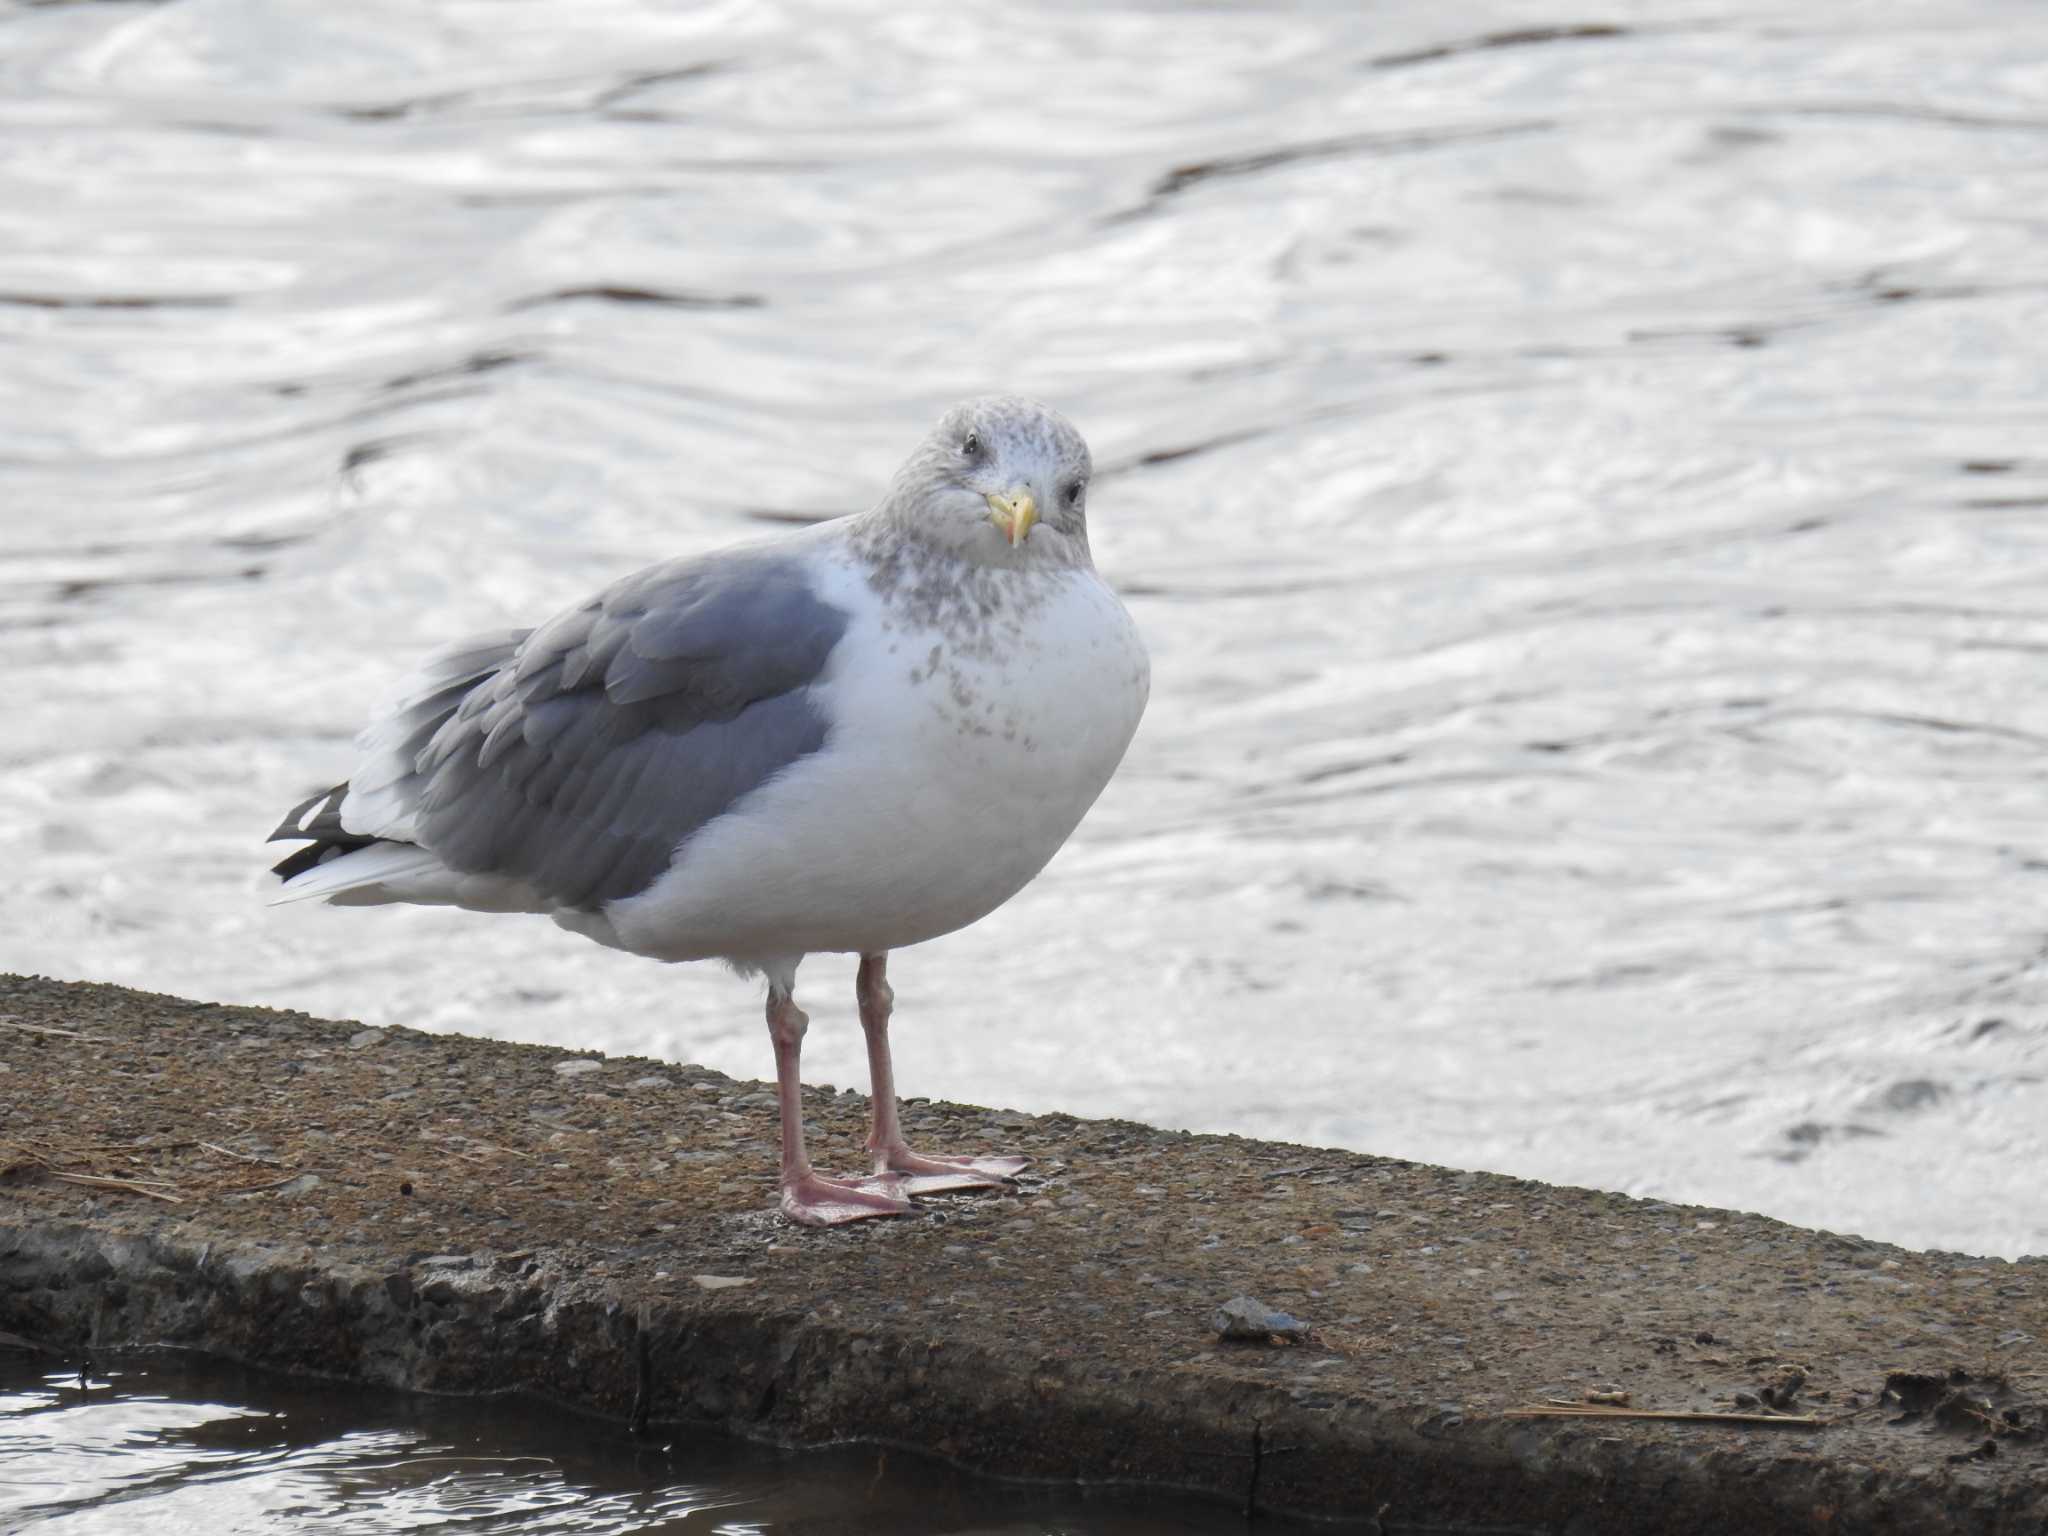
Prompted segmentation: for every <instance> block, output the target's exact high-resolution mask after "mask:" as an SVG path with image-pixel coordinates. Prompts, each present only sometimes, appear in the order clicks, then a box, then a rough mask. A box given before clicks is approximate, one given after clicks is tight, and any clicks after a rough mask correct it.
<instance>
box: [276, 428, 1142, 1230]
mask: <svg viewBox="0 0 2048 1536" xmlns="http://www.w3.org/2000/svg"><path fill="white" fill-rule="evenodd" d="M1090 475H1091V462H1090V459H1089V454H1088V446H1087V444H1086V443H1085V442H1084V441H1083V440H1082V438H1081V435H1080V433H1078V432H1077V431H1075V430H1074V428H1073V427H1072V426H1071V425H1070V424H1069V423H1068V422H1067V421H1066V420H1065V419H1064V418H1063V417H1061V416H1059V415H1058V414H1057V413H1056V412H1054V411H1052V410H1050V409H1048V408H1047V407H1045V406H1043V405H1039V404H1037V403H1035V402H1033V401H1028V400H1022V399H1017V398H1013V397H1007V396H993V397H988V398H982V399H975V400H969V401H966V402H965V403H963V404H960V405H957V406H955V407H954V408H953V409H951V410H949V411H948V412H947V413H946V414H945V415H944V416H943V417H942V418H941V419H940V421H939V422H938V425H937V426H936V427H935V428H934V429H933V430H932V432H931V433H930V435H928V436H927V437H926V438H925V439H924V441H923V442H922V443H921V444H920V445H919V446H918V447H917V449H916V451H915V452H913V453H912V454H911V455H910V457H909V459H908V460H907V461H906V462H905V463H904V465H903V467H902V468H901V469H899V470H898V471H897V473H896V475H895V477H894V479H893V480H892V481H891V482H890V484H889V486H888V489H887V491H886V492H885V493H884V494H883V496H882V497H881V499H880V500H879V501H878V502H877V503H876V504H875V505H874V506H873V507H872V508H870V509H869V510H868V511H866V512H863V513H860V514H858V515H855V516H852V517H845V518H840V519H836V520H834V521H831V522H825V523H820V524H817V525H815V526H813V527H810V528H807V529H804V530H803V531H801V532H799V533H796V534H794V535H791V536H787V537H784V538H781V539H776V540H772V541H767V542H762V543H753V544H744V545H739V546H735V547H732V548H728V549H723V550H718V551H715V552H713V553H709V554H703V555H694V556H687V557H684V558H681V559H676V560H670V561H666V562H664V563H662V564H659V565H653V566H649V567H648V568H647V569H645V570H642V571H639V572H636V573H634V574H633V575H630V576H626V577H624V578H623V579H621V580H619V581H617V582H615V583H613V584H612V585H611V586H609V587H606V588H605V589H604V590H603V591H601V592H599V593H597V594H596V595H595V596H594V597H591V598H589V599H587V600H586V601H584V602H581V603H578V604H577V605H575V606H574V607H572V608H570V609H568V610H567V611H566V612H563V613H560V614H558V615H556V616H555V617H554V618H553V619H551V620H549V621H548V622H547V623H545V624H543V625H541V626H540V627H539V628H537V629H528V630H510V631H501V632H498V633H493V634H487V635H482V636H476V637H472V638H469V639H466V640H463V641H461V642H459V643H457V644H455V645H451V646H448V647H446V648H444V649H442V650H439V651H436V652H433V653H431V654H429V655H428V656H427V657H426V658H425V659H424V660H423V661H422V663H421V664H420V665H419V667H418V668H417V669H416V671H415V672H414V673H412V674H411V675H410V676H409V677H408V678H407V679H406V680H405V681H404V683H403V684H402V685H401V686H400V687H399V688H398V689H397V690H396V693H395V695H394V698H393V701H392V703H391V704H390V705H389V706H388V707H387V708H386V709H384V710H383V711H382V712H381V713H379V714H378V715H377V716H376V717H375V718H374V719H373V720H372V722H371V724H370V725H369V726H368V727H367V728H366V729H365V730H364V731H363V732H362V734H361V735H360V736H358V737H357V739H356V758H355V762H354V765H353V767H352V768H351V770H350V773H349V777H348V779H347V781H346V782H344V783H341V784H338V785H336V786H334V787H333V788H332V789H330V790H327V791H325V792H323V793H321V794H317V795H314V796H313V797H312V798H311V799H309V800H307V801H306V802H305V803H304V804H302V805H300V806H298V807H296V808H295V809H294V810H293V811H292V812H291V813H290V814H289V815H288V816H286V818H285V819H284V822H283V823H282V824H281V825H280V826H279V827H278V829H277V831H276V832H275V833H273V834H272V840H273V841H276V840H279V839H284V840H300V841H303V842H304V843H305V845H306V846H304V847H302V848H299V849H298V850H296V851H295V852H293V853H291V854H290V855H289V856H288V857H286V858H285V859H284V860H283V861H282V862H281V863H279V864H278V865H277V866H276V867H275V870H274V873H275V874H276V875H278V876H279V877H281V879H282V882H283V883H282V885H281V886H280V887H278V888H277V889H276V890H275V893H274V895H273V898H272V899H273V900H274V901H278V902H287V901H299V900H306V899H310V898H316V897H317V898H324V899H325V900H326V901H328V902H330V903H333V904H335V905H356V904H375V903H384V902H411V903H418V904H430V905H433V904H438V905H453V906H458V907H464V908H468V909H470V910H472V911H478V912H528V913H544V914H546V915H547V916H549V917H551V918H553V919H554V921H555V922H556V923H558V924H559V925H560V926H562V927H563V928H566V929H568V930H569V931H571V932H572V933H577V934H581V935H583V936H584V937H585V938H589V939H594V940H596V941H597V942H598V943H600V944H604V945H608V946H610V947H612V948H614V949H622V950H626V951H629V952H630V953H633V954H636V955H645V956H648V957H650V958H652V959H656V960H664V961H686V960H712V959H715V960H722V961H724V962H726V963H727V964H729V965H731V966H732V967H734V968H735V969H737V970H739V971H740V972H742V973H743V974H758V975H760V976H763V977H765V978H766V980H767V988H768V995H767V1023H768V1034H769V1038H770V1041H771V1042H772V1044H773V1046H774V1053H775V1079H776V1092H777V1098H778V1100H779V1102H780V1106H781V1119H782V1156H781V1201H780V1205H781V1209H782V1212H783V1214H784V1215H786V1216H787V1217H788V1218H789V1219H791V1220H792V1221H796V1222H799V1223H803V1224H807V1225H820V1226H822V1225H832V1224H836V1223H840V1222H847V1221H857V1220H860V1219H863V1218H866V1217H876V1216H890V1215H900V1214H903V1213H905V1212H908V1211H911V1210H913V1209H915V1208H916V1207H915V1204H914V1201H913V1199H912V1197H913V1196H915V1195H919V1194H929V1193H935V1192H938V1191H942V1190H957V1189H988V1188H996V1187H1000V1186H1001V1185H1002V1184H1004V1183H1005V1182H1006V1181H1008V1180H1009V1179H1011V1178H1013V1177H1014V1176H1015V1174H1016V1173H1017V1172H1018V1171H1020V1170H1021V1169H1022V1168H1023V1167H1024V1166H1025V1160H1024V1159H1022V1158H1016V1157H1003V1156H994V1155H990V1156H976V1155H971V1154H969V1155H948V1156H938V1155H924V1154H920V1153H918V1152H914V1151H912V1150H911V1149H910V1147H909V1145H908V1144H907V1143H906V1142H905V1140H904V1136H903V1130H902V1126H901V1124H900V1121H899V1117H898V1110H897V1102H896V1088H895V1077H894V1072H893V1070H892V1067H891V1064H890V1055H889V1018H890V1011H891V1006H892V1003H893V999H894V995H893V993H892V992H891V990H890V987H889V981H888V961H889V955H890V953H891V952H892V951H894V950H898V949H905V948H908V947H909V946H911V945H914V944H922V943H924V942H925V941H927V940H929V939H935V938H938V937H939V936H940V935H942V934H947V933H951V932H953V931H955V930H957V929H960V928H964V927H966V926H967V925H968V924H970V923H973V922H976V921H978V920H979V919H981V918H983V917H986V916H987V915H988V914H989V913H991V912H993V911H994V910H995V909H996V908H997V907H999V906H1001V905H1002V904H1003V903H1004V902H1005V901H1007V900H1009V899H1010V897H1012V896H1014V895H1015V894H1016V893H1017V892H1018V891H1019V890H1021V889H1022V888H1023V887H1024V885H1025V884H1026V883H1028V882H1029V881H1030V880H1031V879H1032V877H1033V876H1035V875H1036V874H1037V873H1038V872H1039V870H1041V869H1042V868H1044V867H1045V864H1046V862H1047V861H1048V860H1049V859H1050V858H1051V857H1052V856H1053V854H1054V853H1055V852H1057V851H1058V850H1059V848H1060V846H1061V845H1062V844H1063V843H1064V842H1065V841H1066V840H1067V837H1068V836H1069V834H1071V833H1072V832H1073V830H1074V828H1075V827H1076V826H1077V825H1078V824H1079V823H1080V820H1081V818H1082V816H1083V815H1085V814H1086V813H1087V811H1088V808H1089V807H1090V806H1091V805H1092V804H1094V802H1095V799H1096V797H1097V796H1098V795H1099V794H1100V793H1101V792H1102V789H1103V786H1104V785H1105V784H1107V783H1108V782H1109V778H1110V775H1111V774H1112V773H1113V772H1114V771H1115V769H1116V766H1117V764H1118V762H1119V761H1120V760H1121V759H1122V757H1123V755H1124V750H1125V748H1126V747H1127V746H1128V745H1129V744H1130V740H1131V737H1132V734H1133V733H1134V732H1135V731H1136V730H1137V726H1138V720H1139V717H1140V716H1141V715H1142V714H1143V712H1144V708H1145V701H1146V697H1147V694H1148V691H1149V688H1150V663H1149V661H1148V659H1147V656H1146V651H1145V646H1144V643H1143V641H1142V640H1141V639H1140V637H1139V635H1138V630H1137V627H1136V625H1135V624H1134V623H1133V622H1132V620H1131V617H1130V615H1129V613H1128V612H1127V611H1126V610H1125V608H1124V605H1123V604H1122V602H1121V601H1119V600H1118V598H1117V596H1116V594H1115V592H1113V591H1112V590H1111V589H1110V587H1109V585H1108V584H1107V583H1106V582H1105V581H1104V580H1103V579H1102V578H1101V576H1100V575H1098V574H1097V572H1096V570H1095V562H1094V558H1093V556H1092V555H1091V554H1090V551H1089V547H1088V521H1087V512H1088V486H1089V479H1090ZM827 952H838V953H850V954H855V955H858V956H859V957H860V961H859V970H858V973H857V977H858V979H857V981H856V984H855V999H856V1004H857V1007H858V1011H859V1015H860V1021H861V1028H862V1030H863V1031H864V1032H865V1034H866V1037H867V1057H868V1068H869V1074H870V1079H871V1081H870V1086H871V1089H872V1092H871V1095H870V1101H871V1104H872V1117H873V1118H872V1124H871V1127H870V1132H869V1135H868V1140H867V1147H868V1151H869V1152H870V1154H871V1155H872V1159H873V1167H872V1174H870V1175H867V1176H862V1177H858V1178H828V1177H826V1176H824V1175H822V1174H820V1173H818V1172H817V1171H816V1170H815V1169H814V1168H813V1167H812V1166H811V1162H810V1158H809V1156H808V1155H807V1153H806V1150H805V1146H804V1126H803V1101H802V1088H801V1076H800V1060H801V1052H802V1046H803V1039H804V1033H805V1030H806V1028H807V1026H808V1024H809V1018H808V1016H807V1015H806V1014H805V1013H804V1011H803V1010H802V1009H800V1008H799V1007H798V1006H797V1003H796V973H797V967H798V966H799V965H800V964H801V963H802V961H803V959H804V957H805V956H806V955H810V954H816V953H827Z"/></svg>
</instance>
